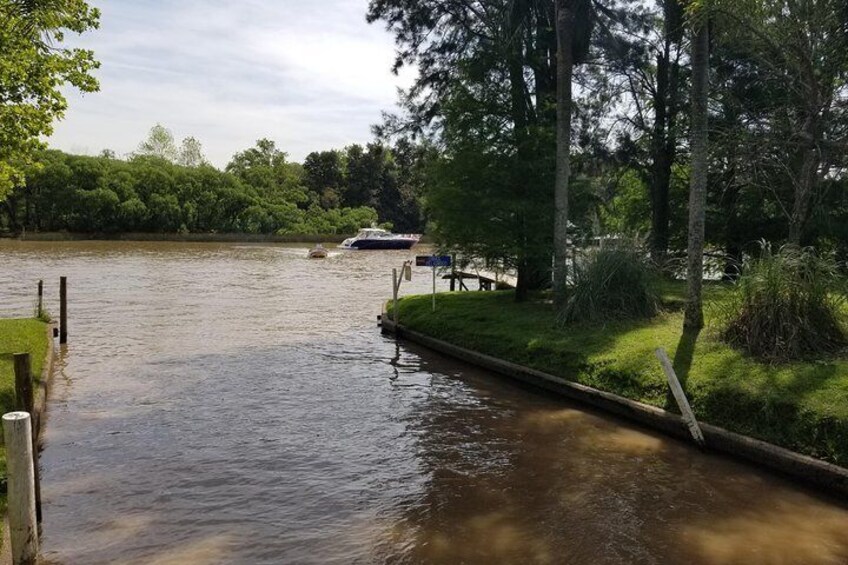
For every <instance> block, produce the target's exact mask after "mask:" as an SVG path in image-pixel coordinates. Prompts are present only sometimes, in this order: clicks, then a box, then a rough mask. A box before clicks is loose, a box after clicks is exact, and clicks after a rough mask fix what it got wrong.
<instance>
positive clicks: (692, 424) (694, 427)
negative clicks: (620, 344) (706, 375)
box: [655, 347, 704, 447]
mask: <svg viewBox="0 0 848 565" xmlns="http://www.w3.org/2000/svg"><path fill="white" fill-rule="evenodd" d="M655 354H656V356H657V359H659V360H660V365H662V368H663V371H664V372H665V376H666V379H668V386H670V387H671V392H672V394H674V399H675V400H676V401H677V405H678V406H679V407H680V413H681V414H682V415H683V420H684V421H685V422H686V425H687V426H689V432H690V433H691V434H692V439H694V440H695V443H697V444H698V445H700V446H701V447H703V446H704V434H703V433H702V432H701V426H699V425H698V420H696V419H695V413H694V412H692V407H691V406H689V400H687V399H686V394H685V393H684V392H683V387H682V386H680V381H679V380H678V379H677V374H676V373H675V372H674V367H672V365H671V360H669V358H668V355H667V354H666V352H665V349H663V348H662V347H660V348H659V349H657V350H656V351H655Z"/></svg>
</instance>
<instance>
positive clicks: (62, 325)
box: [59, 277, 68, 344]
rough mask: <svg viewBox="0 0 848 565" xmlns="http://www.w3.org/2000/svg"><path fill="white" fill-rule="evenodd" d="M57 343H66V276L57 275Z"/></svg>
mask: <svg viewBox="0 0 848 565" xmlns="http://www.w3.org/2000/svg"><path fill="white" fill-rule="evenodd" d="M59 343H60V344H63V343H68V277H59Z"/></svg>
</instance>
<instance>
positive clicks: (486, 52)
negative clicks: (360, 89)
mask: <svg viewBox="0 0 848 565" xmlns="http://www.w3.org/2000/svg"><path fill="white" fill-rule="evenodd" d="M553 17H554V10H553V4H551V3H549V2H543V1H535V0H534V1H524V2H519V1H512V0H497V1H493V2H486V3H476V2H475V3H469V2H467V1H464V0H448V1H438V0H428V1H424V2H412V1H409V0H373V1H372V2H371V3H370V6H369V15H368V18H369V21H372V22H373V21H376V20H378V19H382V20H384V21H386V22H387V24H388V25H389V27H390V28H391V30H392V31H393V32H394V33H395V36H396V38H397V41H398V58H397V62H396V68H399V67H401V66H403V65H406V64H414V65H416V66H417V68H418V70H419V74H418V79H417V81H416V82H415V84H414V85H413V86H412V88H411V89H410V90H409V91H408V92H407V93H406V94H405V95H404V97H403V104H404V109H405V112H406V114H405V115H404V116H402V117H397V118H396V119H390V120H387V123H386V124H385V127H384V128H383V130H384V131H389V132H392V133H405V134H410V135H417V134H424V135H428V136H430V137H431V138H432V139H433V140H434V142H435V143H436V144H438V145H439V147H440V149H443V150H444V152H445V159H443V160H441V162H440V163H439V165H438V167H437V168H438V169H439V173H438V175H437V181H436V182H434V183H432V185H431V186H430V187H429V191H430V192H429V193H428V194H427V195H426V199H427V200H428V210H429V213H430V215H431V216H432V217H433V218H434V226H435V228H436V235H437V236H438V239H439V241H440V243H442V244H443V245H444V246H450V247H454V248H457V249H460V250H463V251H466V252H468V253H476V254H477V255H478V256H482V257H486V258H490V259H497V260H501V261H504V262H505V263H506V264H507V265H508V266H511V267H514V268H516V269H517V271H518V285H517V290H516V299H517V300H523V299H525V298H526V297H527V295H528V292H529V291H530V290H533V289H536V288H540V287H542V286H544V285H546V284H549V282H550V254H551V251H552V249H551V248H552V243H551V239H552V235H553V211H552V206H551V203H552V201H553V185H554V182H553V178H552V177H553V169H554V167H553V156H552V149H553V126H554V120H555V115H554V109H555V104H554V96H555V91H556V87H555V84H556V75H555V71H554V62H555V51H556V36H555V34H554V26H553ZM474 151H483V152H484V153H483V154H482V155H478V156H477V157H476V158H473V159H471V158H470V157H471V156H472V155H473V152H474ZM460 156H462V157H460ZM489 166H490V167H493V168H494V169H496V170H498V171H500V173H501V175H500V176H498V177H497V182H493V183H490V184H488V185H484V184H482V183H480V182H477V178H474V177H473V176H472V174H476V175H478V178H487V179H491V178H493V177H492V175H491V170H484V169H482V168H483V167H489ZM477 167H481V169H477ZM472 168H473V169H476V171H475V172H474V173H472ZM463 187H464V189H463ZM495 189H497V190H498V191H499V194H494V193H492V190H495ZM474 191H477V193H476V196H475V192H474ZM448 193H461V194H462V196H463V200H464V201H467V202H468V206H474V208H473V209H472V208H469V209H467V210H466V211H465V212H466V213H467V215H468V217H469V218H470V217H475V218H477V217H479V220H478V221H480V222H481V224H480V225H479V226H475V227H468V226H463V225H461V223H460V222H455V221H453V220H452V219H453V218H455V217H456V214H455V213H454V212H455V210H452V209H449V207H450V206H452V204H451V202H450V200H448V199H446V198H443V197H442V196H443V195H445V194H448ZM465 196H467V197H468V198H467V199H466V198H465ZM474 202H476V205H475V204H473V203H474ZM486 218H488V221H487V219H486ZM496 218H497V219H498V220H497V221H496ZM500 220H503V222H500ZM546 226H550V229H549V230H548V229H544V228H545V227H546ZM474 228H476V229H474ZM472 237H473V238H476V241H472V240H471V238H472Z"/></svg>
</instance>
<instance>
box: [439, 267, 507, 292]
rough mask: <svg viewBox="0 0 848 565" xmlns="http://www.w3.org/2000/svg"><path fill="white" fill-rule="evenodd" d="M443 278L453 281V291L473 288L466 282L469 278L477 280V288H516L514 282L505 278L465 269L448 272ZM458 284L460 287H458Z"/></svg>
mask: <svg viewBox="0 0 848 565" xmlns="http://www.w3.org/2000/svg"><path fill="white" fill-rule="evenodd" d="M442 279H443V280H449V281H450V282H451V285H450V289H451V291H455V290H460V291H463V290H471V289H470V288H468V285H466V284H465V281H468V280H472V281H473V280H476V281H477V290H507V289H510V288H514V286H513V285H512V284H510V283H508V282H506V281H504V280H497V279H493V278H491V277H487V276H485V275H482V274H478V273H468V272H464V271H455V272H452V273H448V274H447V275H444V276H443V277H442ZM457 283H458V285H457ZM457 286H458V287H459V288H457Z"/></svg>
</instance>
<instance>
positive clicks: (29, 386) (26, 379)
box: [15, 353, 41, 523]
mask: <svg viewBox="0 0 848 565" xmlns="http://www.w3.org/2000/svg"><path fill="white" fill-rule="evenodd" d="M15 410H18V411H20V412H28V413H29V414H31V416H30V419H31V421H32V464H33V474H34V476H35V515H36V519H37V520H38V522H39V523H40V522H41V477H40V476H39V470H38V430H39V428H40V422H39V421H38V418H37V416H36V414H35V391H34V389H33V383H32V364H31V362H30V355H29V353H18V354H16V355H15Z"/></svg>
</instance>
